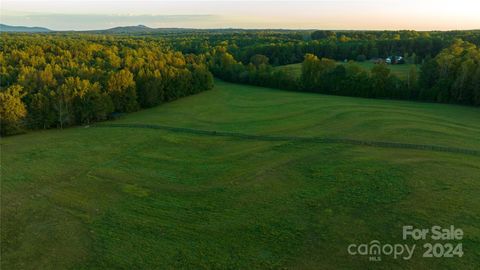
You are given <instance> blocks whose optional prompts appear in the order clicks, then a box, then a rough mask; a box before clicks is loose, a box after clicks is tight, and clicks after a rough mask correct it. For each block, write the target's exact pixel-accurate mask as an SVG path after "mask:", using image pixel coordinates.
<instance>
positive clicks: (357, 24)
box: [0, 0, 480, 30]
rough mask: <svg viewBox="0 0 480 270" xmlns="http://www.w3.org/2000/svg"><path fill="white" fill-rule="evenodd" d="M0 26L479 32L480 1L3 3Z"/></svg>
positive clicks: (42, 0)
mask: <svg viewBox="0 0 480 270" xmlns="http://www.w3.org/2000/svg"><path fill="white" fill-rule="evenodd" d="M0 9H1V10H0V23H4V24H9V25H22V26H42V27H47V28H50V29H53V30H92V29H105V28H111V27H115V26H126V25H138V24H143V25H146V26H149V27H189V28H285V29H287V28H288V29H332V30H384V29H387V30H394V29H413V30H453V29H480V0H319V1H228V0H226V1H192V0H190V1H161V0H156V1H155V0H150V1H122V0H117V1H110V0H97V1H91V0H63V1H58V0H57V1H45V0H37V1H34V0H13V1H12V0H2V1H0Z"/></svg>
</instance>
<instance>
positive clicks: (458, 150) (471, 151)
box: [95, 124, 480, 156]
mask: <svg viewBox="0 0 480 270" xmlns="http://www.w3.org/2000/svg"><path fill="white" fill-rule="evenodd" d="M95 127H104V128H108V127H110V128H147V129H160V130H167V131H172V132H180V133H188V134H198V135H209V136H222V137H233V138H240V139H247V140H262V141H300V142H318V143H342V144H353V145H364V146H374V147H387V148H403V149H415V150H427V151H438V152H449V153H461V154H468V155H475V156H480V150H475V149H465V148H456V147H447V146H440V145H428V144H412V143H399V142H385V141H366V140H355V139H348V138H325V137H300V136H273V135H253V134H245V133H238V132H226V131H215V130H201V129H192V128H181V127H171V126H163V125H149V124H102V125H96V126H95Z"/></svg>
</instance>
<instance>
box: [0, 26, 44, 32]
mask: <svg viewBox="0 0 480 270" xmlns="http://www.w3.org/2000/svg"><path fill="white" fill-rule="evenodd" d="M0 32H23V33H46V32H52V30H50V29H48V28H45V27H28V26H14V25H6V24H0Z"/></svg>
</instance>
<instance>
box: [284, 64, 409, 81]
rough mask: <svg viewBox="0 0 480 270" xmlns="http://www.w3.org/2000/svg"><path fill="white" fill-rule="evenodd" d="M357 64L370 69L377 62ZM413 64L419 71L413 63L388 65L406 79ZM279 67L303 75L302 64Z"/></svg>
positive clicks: (401, 77)
mask: <svg viewBox="0 0 480 270" xmlns="http://www.w3.org/2000/svg"><path fill="white" fill-rule="evenodd" d="M338 64H339V65H343V64H345V63H343V62H338ZM355 64H357V65H359V66H360V67H361V68H363V69H365V70H368V71H370V70H371V69H372V68H373V67H374V66H375V65H376V64H375V63H373V62H370V61H365V62H355ZM412 66H416V67H417V72H419V66H418V65H412V64H402V65H387V67H388V68H389V69H390V71H391V73H392V74H393V75H395V76H397V77H398V78H400V79H402V80H405V79H407V78H408V73H409V72H410V69H411V68H412ZM276 68H277V69H282V70H284V71H286V72H288V73H290V74H293V76H295V77H297V78H300V76H301V75H302V64H301V63H298V64H290V65H284V66H278V67H276Z"/></svg>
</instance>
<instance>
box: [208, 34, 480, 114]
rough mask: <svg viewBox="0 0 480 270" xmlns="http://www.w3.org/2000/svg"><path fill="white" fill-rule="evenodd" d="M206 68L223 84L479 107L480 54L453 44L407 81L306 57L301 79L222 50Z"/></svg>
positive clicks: (381, 67)
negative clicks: (237, 58) (239, 59)
mask: <svg viewBox="0 0 480 270" xmlns="http://www.w3.org/2000/svg"><path fill="white" fill-rule="evenodd" d="M209 58H210V59H211V60H210V61H209V65H210V68H211V70H212V72H213V73H214V74H215V76H218V77H220V78H222V79H225V80H228V81H231V82H237V83H246V84H252V85H259V86H268V87H273V88H281V89H288V90H297V91H308V92H318V93H324V94H333V95H343V96H354V97H366V98H391V99H405V100H419V101H429V102H442V103H456V104H463V105H473V106H480V49H479V47H478V46H476V45H474V44H472V43H470V42H466V41H462V40H456V41H454V42H453V44H452V45H451V46H449V47H447V48H445V49H443V50H442V51H441V52H440V53H439V54H438V55H436V56H435V57H434V58H426V59H425V63H424V64H423V65H421V67H420V70H417V68H416V67H415V66H412V67H411V69H410V70H409V72H408V76H407V78H406V79H403V80H402V79H399V78H398V77H397V76H395V75H394V74H392V73H391V70H390V69H389V68H388V66H387V65H386V64H377V65H375V66H374V67H373V68H372V69H371V70H370V71H369V70H365V69H364V68H362V67H360V66H359V65H358V64H356V63H355V62H353V61H350V62H348V63H346V64H338V62H337V61H335V60H333V59H329V58H319V57H317V56H316V55H313V54H306V55H305V57H304V60H303V62H302V73H301V77H300V78H299V79H298V78H295V77H294V76H292V74H288V73H287V72H286V71H284V70H280V69H275V68H273V67H272V66H271V65H269V58H268V57H267V56H265V55H261V54H257V55H254V56H252V57H251V58H250V60H249V63H248V64H242V62H240V61H237V60H235V58H234V56H233V55H232V54H230V53H229V52H228V51H227V49H226V48H225V47H221V46H220V47H217V48H215V49H213V50H212V52H211V54H209Z"/></svg>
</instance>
